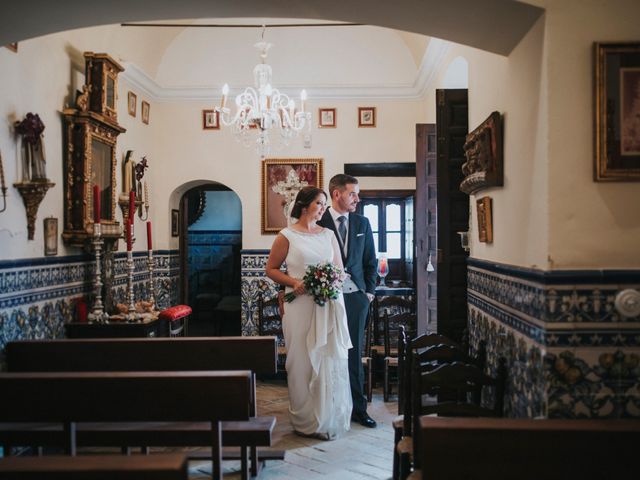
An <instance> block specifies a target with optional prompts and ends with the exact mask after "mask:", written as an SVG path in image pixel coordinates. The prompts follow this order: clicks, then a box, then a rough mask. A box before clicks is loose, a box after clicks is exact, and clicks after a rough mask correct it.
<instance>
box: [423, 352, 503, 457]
mask: <svg viewBox="0 0 640 480" xmlns="http://www.w3.org/2000/svg"><path fill="white" fill-rule="evenodd" d="M414 356H415V358H414V365H417V366H415V367H414V368H413V372H412V374H413V378H412V387H411V388H412V401H411V408H412V431H413V432H414V435H413V448H414V461H415V464H414V465H415V467H416V468H420V465H419V461H420V460H419V458H418V455H419V452H420V438H419V437H420V436H419V435H417V434H416V433H418V432H419V429H420V416H421V415H432V414H436V415H439V416H452V417H501V416H502V415H503V406H504V389H505V384H506V366H505V365H506V360H505V359H504V358H500V359H499V360H498V363H499V366H498V375H497V376H496V377H495V378H494V377H490V376H489V375H486V374H485V373H484V372H483V371H482V370H481V369H480V368H478V366H476V365H473V364H469V363H464V362H453V363H443V364H442V365H439V366H437V367H436V368H434V369H431V370H423V369H421V368H420V366H419V365H420V364H419V362H418V361H417V356H418V355H417V354H416V353H414ZM484 386H491V387H494V388H495V394H494V399H493V400H494V404H493V408H486V407H482V406H480V396H481V391H482V387H484ZM442 393H444V394H445V395H446V396H447V399H448V398H451V394H452V393H453V395H454V396H453V398H456V399H457V400H456V401H437V402H436V403H430V404H429V403H428V404H423V401H422V399H423V395H431V396H433V395H438V396H440V394H442ZM469 393H473V395H472V397H473V400H472V401H468V394H469Z"/></svg>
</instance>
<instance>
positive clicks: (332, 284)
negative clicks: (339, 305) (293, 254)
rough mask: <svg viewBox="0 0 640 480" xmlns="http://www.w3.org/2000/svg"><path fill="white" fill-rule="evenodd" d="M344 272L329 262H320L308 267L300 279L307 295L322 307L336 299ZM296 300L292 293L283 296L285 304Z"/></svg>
mask: <svg viewBox="0 0 640 480" xmlns="http://www.w3.org/2000/svg"><path fill="white" fill-rule="evenodd" d="M344 278H345V275H344V271H343V270H342V269H341V268H340V267H337V266H335V265H334V264H333V263H331V262H322V263H319V264H317V265H309V266H308V267H307V271H306V272H305V274H304V277H303V278H302V282H303V283H304V288H305V289H306V290H307V293H309V294H310V295H313V301H314V302H316V303H317V304H318V305H320V306H324V304H325V303H327V301H328V300H335V299H337V298H338V295H339V294H340V291H341V289H342V283H343V282H344ZM295 298H296V294H295V293H293V292H290V293H287V294H286V295H285V296H284V299H285V301H286V302H292V301H293V300H294V299H295Z"/></svg>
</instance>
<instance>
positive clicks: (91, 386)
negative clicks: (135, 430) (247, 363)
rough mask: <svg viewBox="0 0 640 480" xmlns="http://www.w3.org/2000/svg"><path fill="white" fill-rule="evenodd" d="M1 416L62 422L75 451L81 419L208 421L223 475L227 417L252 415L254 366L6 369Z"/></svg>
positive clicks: (0, 379)
mask: <svg viewBox="0 0 640 480" xmlns="http://www.w3.org/2000/svg"><path fill="white" fill-rule="evenodd" d="M0 392H2V395H0V422H7V423H10V422H15V423H23V422H26V423H30V422H56V423H60V424H61V425H62V428H63V431H64V446H65V450H66V453H68V454H70V455H72V456H73V455H75V453H76V446H77V442H76V435H77V429H76V426H77V423H78V422H127V423H129V422H132V423H135V422H163V421H166V422H207V423H208V425H209V439H210V441H209V445H210V446H211V453H212V459H213V473H214V474H213V478H214V479H221V478H222V468H221V465H222V457H221V451H222V449H221V446H222V430H221V422H222V421H223V420H226V421H242V420H248V419H249V415H250V413H251V412H250V408H251V372H249V371H219V372H80V373H76V372H74V373H70V372H56V373H49V372H47V373H5V374H2V375H0Z"/></svg>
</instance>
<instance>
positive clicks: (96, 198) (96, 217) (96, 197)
mask: <svg viewBox="0 0 640 480" xmlns="http://www.w3.org/2000/svg"><path fill="white" fill-rule="evenodd" d="M101 216H102V212H101V211H100V187H99V186H98V185H96V184H94V185H93V223H94V224H98V223H100V217H101Z"/></svg>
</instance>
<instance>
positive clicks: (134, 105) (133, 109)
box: [127, 92, 138, 117]
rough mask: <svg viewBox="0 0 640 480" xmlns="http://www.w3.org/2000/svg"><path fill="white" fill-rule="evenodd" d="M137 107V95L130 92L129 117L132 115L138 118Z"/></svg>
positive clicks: (128, 97)
mask: <svg viewBox="0 0 640 480" xmlns="http://www.w3.org/2000/svg"><path fill="white" fill-rule="evenodd" d="M137 106H138V97H137V96H136V94H135V93H133V92H129V93H128V94H127V111H128V112H129V115H131V116H132V117H135V116H136V109H137Z"/></svg>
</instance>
